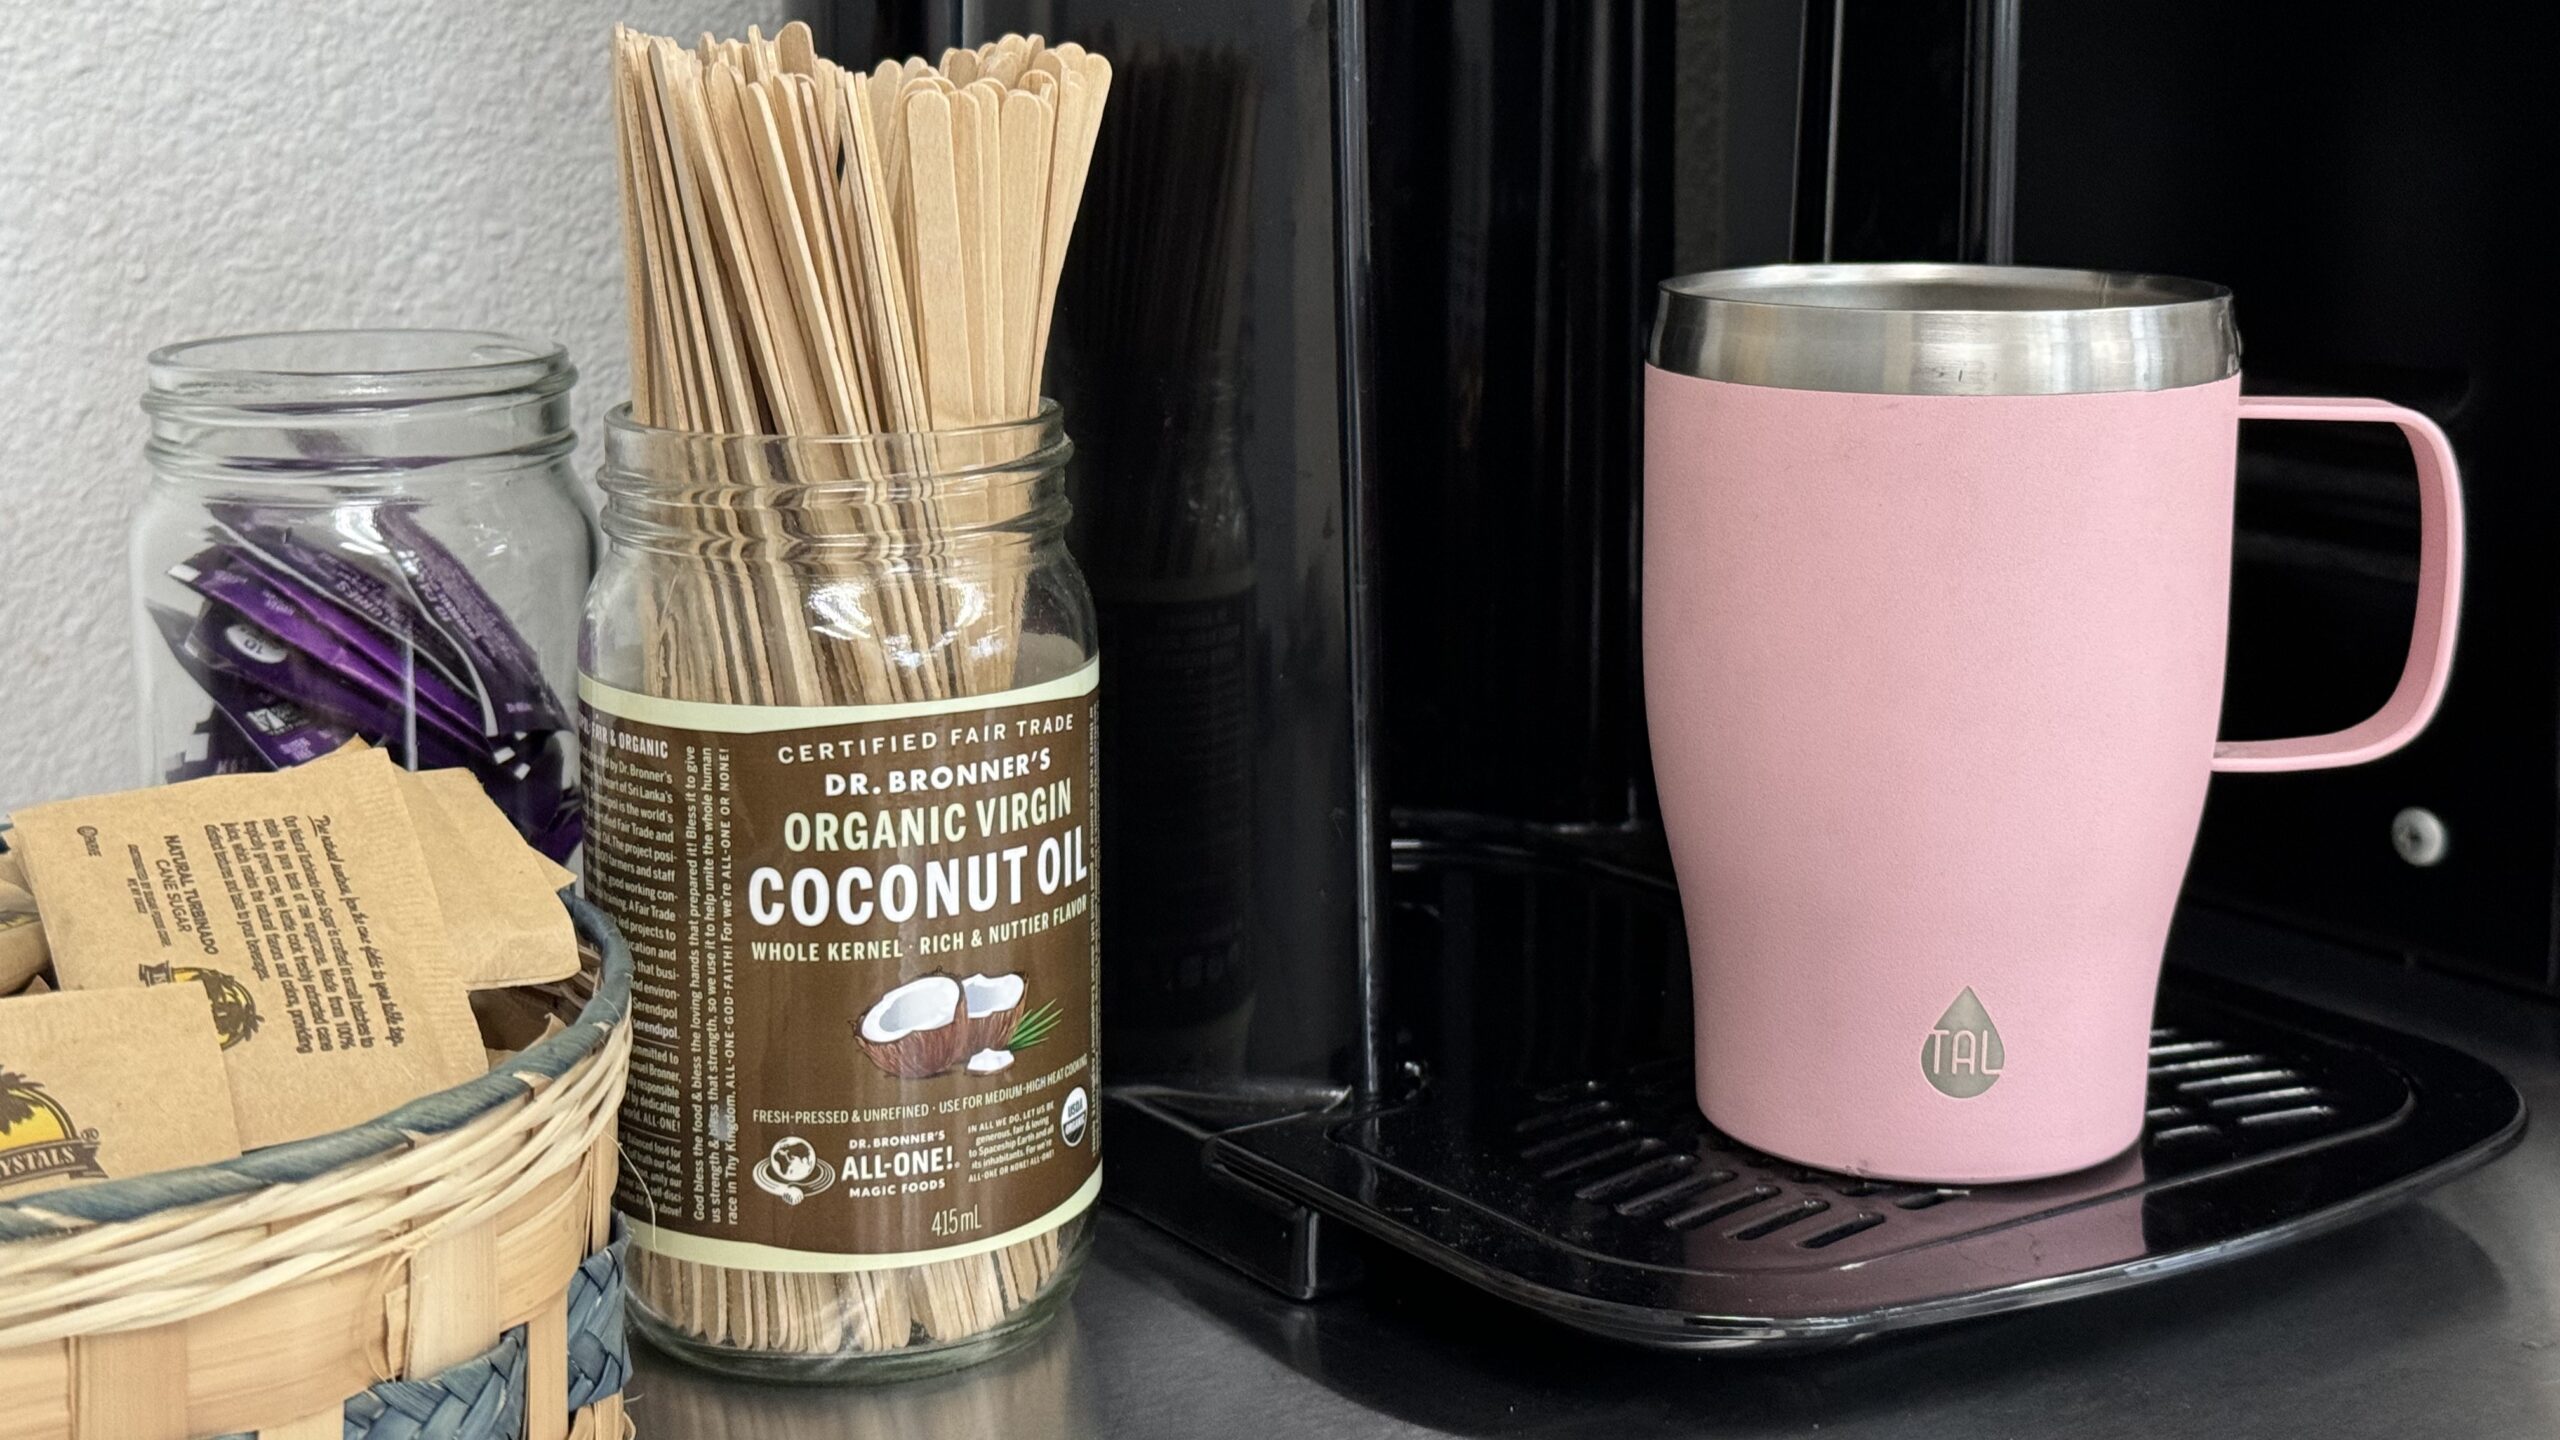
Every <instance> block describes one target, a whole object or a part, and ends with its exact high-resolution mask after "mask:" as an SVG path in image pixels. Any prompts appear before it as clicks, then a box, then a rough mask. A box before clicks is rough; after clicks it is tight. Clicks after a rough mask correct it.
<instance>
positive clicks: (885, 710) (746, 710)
mask: <svg viewBox="0 0 2560 1440" xmlns="http://www.w3.org/2000/svg"><path fill="white" fill-rule="evenodd" d="M1101 685H1102V660H1101V658H1100V657H1099V656H1097V657H1095V658H1094V659H1091V660H1087V661H1086V662H1085V663H1084V665H1083V666H1082V667H1081V668H1080V669H1077V670H1075V671H1074V672H1072V673H1070V674H1066V675H1061V676H1059V677H1058V678H1057V679H1055V680H1050V681H1047V682H1045V683H1042V684H1039V685H1026V686H1024V687H1023V688H1022V689H1019V690H997V691H994V692H991V693H989V694H985V695H954V696H952V697H951V698H949V699H947V700H910V701H907V702H905V703H903V704H897V705H723V704H720V703H718V702H716V701H707V700H663V699H660V698H659V697H657V696H655V695H642V694H638V693H636V692H633V691H630V690H621V689H616V688H615V687H613V686H611V685H607V684H606V683H604V682H603V681H601V680H598V679H597V678H595V677H594V676H592V675H580V676H579V677H578V698H579V699H581V700H584V701H586V702H587V703H588V704H589V705H592V706H594V707H595V708H597V709H598V710H601V711H603V712H604V713H606V714H607V715H612V716H617V717H619V718H621V719H624V720H637V721H639V722H640V723H642V724H644V725H664V726H667V727H668V728H670V729H675V730H699V731H705V732H708V733H711V734H715V735H762V734H766V733H768V732H770V731H774V730H799V729H803V728H807V727H813V726H821V725H861V724H865V723H867V722H869V721H874V720H907V719H913V718H914V717H916V716H919V715H951V714H957V713H958V712H960V711H963V710H998V709H1002V708H1004V707H1005V706H1008V705H1032V704H1037V703H1038V702H1040V701H1042V700H1066V699H1072V698H1073V697H1075V696H1078V695H1090V694H1092V693H1093V692H1094V691H1095V690H1096V689H1098V688H1100V687H1101Z"/></svg>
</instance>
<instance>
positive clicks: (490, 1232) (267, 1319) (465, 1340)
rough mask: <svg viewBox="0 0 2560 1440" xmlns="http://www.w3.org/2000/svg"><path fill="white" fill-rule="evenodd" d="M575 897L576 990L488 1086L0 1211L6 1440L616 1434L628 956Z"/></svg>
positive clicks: (477, 1084)
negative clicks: (238, 1155) (556, 1018)
mask: <svg viewBox="0 0 2560 1440" xmlns="http://www.w3.org/2000/svg"><path fill="white" fill-rule="evenodd" d="M568 904H569V908H570V910H571V912H572V913H573V914H574V915H575V917H576V919H577V925H578V930H579V933H580V936H581V937H582V939H583V940H584V941H585V942H587V944H588V946H589V948H590V952H591V956H593V957H595V958H597V959H599V960H600V963H599V964H596V965H593V966H591V968H590V969H589V971H588V979H589V980H590V981H591V982H592V993H590V994H588V995H587V997H586V999H585V1002H584V1005H583V1007H582V1008H580V1009H579V1011H578V1013H577V1018H576V1021H575V1023H574V1024H571V1025H570V1026H569V1028H568V1029H566V1030H565V1031H563V1032H561V1033H559V1034H556V1035H553V1036H552V1037H550V1038H549V1039H547V1040H544V1041H542V1042H541V1043H539V1044H537V1045H534V1046H533V1047H531V1048H530V1049H527V1050H526V1051H524V1053H523V1054H521V1055H519V1056H518V1057H516V1059H515V1060H514V1061H513V1062H511V1063H509V1064H507V1065H506V1066H504V1067H502V1068H500V1069H499V1070H496V1071H494V1072H492V1073H490V1074H489V1075H486V1076H483V1077H482V1078H480V1079H478V1080H474V1081H472V1082H471V1083H469V1084H467V1085H461V1086H457V1087H455V1088H454V1089H451V1090H447V1091H444V1092H442V1093H441V1094H436V1095H430V1096H427V1097H426V1098H424V1099H421V1100H419V1101H416V1102H415V1103H413V1104H410V1105H406V1106H403V1107H402V1108H400V1109H398V1110H395V1111H393V1112H392V1113H391V1114H389V1115H386V1116H384V1117H382V1118H381V1119H380V1120H377V1121H375V1122H373V1123H372V1124H369V1125H362V1126H358V1127H356V1128H355V1129H352V1130H345V1131H341V1132H339V1133H337V1134H334V1135H325V1136H321V1137H319V1138H317V1139H312V1140H305V1141H301V1142H298V1143H295V1144H291V1145H278V1146H274V1147H272V1148H269V1149H266V1150H261V1151H259V1152H258V1153H257V1154H255V1155H251V1156H248V1157H246V1158H243V1159H239V1160H231V1161H226V1162H224V1163H221V1164H218V1165H206V1166H202V1167H199V1168H196V1169H192V1170H181V1171H174V1172H171V1173H168V1174H163V1175H150V1176H142V1177H138V1178H135V1179H131V1180H114V1181H103V1182H101V1183H99V1184H95V1185H89V1186H83V1187H79V1188H76V1189H71V1190H64V1191H58V1192H54V1193H50V1194H44V1195H37V1196H32V1197H30V1198H28V1199H25V1200H21V1201H16V1202H13V1203H5V1204H0V1440H188V1437H201V1436H236V1435H255V1436H259V1437H263V1440H286V1437H290V1440H320V1437H324V1436H325V1437H328V1440H339V1437H341V1436H344V1437H347V1440H356V1437H363V1436H378V1437H394V1436H397V1437H403V1440H406V1437H419V1440H512V1437H515V1436H517V1435H519V1434H521V1435H524V1436H527V1437H530V1440H568V1437H580V1440H619V1437H622V1436H624V1435H626V1434H628V1433H629V1431H628V1426H627V1424H626V1422H625V1421H624V1418H623V1414H622V1398H621V1393H620V1392H621V1389H622V1379H623V1375H624V1373H625V1371H626V1370H627V1369H628V1368H629V1367H628V1359H627V1353H626V1352H625V1351H624V1349H623V1341H622V1281H621V1268H620V1262H621V1251H620V1247H619V1246H618V1245H617V1244H615V1243H613V1237H612V1235H611V1230H612V1213H611V1202H612V1196H613V1179H614V1165H615V1153H614V1129H613V1121H614V1111H615V1108H616V1106H617V1105H618V1104H619V1103H620V1101H621V1096H622V1081H623V1069H624V1061H625V1059H626V1057H627V1056H628V1055H629V1053H630V1048H631V1026H630V1018H629V1011H630V999H631V954H630V951H629V950H628V949H626V948H625V947H624V945H623V943H622V941H621V938H620V937H619V936H617V935H615V934H614V933H613V930H612V927H611V926H610V925H609V924H608V923H607V922H606V920H605V919H604V917H603V916H602V915H601V914H599V913H598V912H597V911H596V910H594V909H593V908H592V907H590V906H588V905H586V904H584V903H583V902H581V901H578V900H574V899H572V900H570V901H569V902H568ZM571 1003H574V1001H572V1002H571ZM137 1063H147V1060H143V1059H141V1058H139V1057H138V1058H137Z"/></svg>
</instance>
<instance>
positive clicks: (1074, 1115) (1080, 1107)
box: [1058, 1085, 1092, 1145]
mask: <svg viewBox="0 0 2560 1440" xmlns="http://www.w3.org/2000/svg"><path fill="white" fill-rule="evenodd" d="M1091 1108H1092V1102H1090V1101H1088V1100H1087V1099H1086V1098H1085V1093H1084V1087H1083V1086H1081V1085H1079V1086H1077V1087H1076V1088H1074V1089H1073V1090H1070V1091H1068V1092H1067V1099H1066V1103H1064V1104H1062V1105H1060V1106H1059V1107H1058V1138H1059V1139H1061V1140H1064V1141H1065V1142H1067V1143H1068V1144H1069V1145H1081V1144H1083V1143H1084V1132H1085V1118H1086V1114H1085V1112H1086V1111H1088V1110H1090V1109H1091Z"/></svg>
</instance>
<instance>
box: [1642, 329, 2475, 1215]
mask: <svg viewBox="0 0 2560 1440" xmlns="http://www.w3.org/2000/svg"><path fill="white" fill-rule="evenodd" d="M2235 344H2236V342H2235ZM2234 355H2235V363H2236V349H2235V351H2234ZM1645 403H1646V436H1645V506H1646V515H1645V536H1644V662H1645V683H1646V709H1647V713H1648V716H1649V719H1650V723H1651V727H1652V743H1653V753H1654V765H1655V773H1656V776H1657V778H1658V781H1659V785H1660V791H1661V797H1662V810H1663V818H1664V821H1665V824H1666V826H1667V828H1668V831H1669V837H1670V843H1671V851H1672V857H1673V861H1674V864H1675V866H1676V868H1677V871H1678V876H1679V882H1680V892H1681V897H1682V900H1683V902H1684V905H1685V908H1686V912H1687V917H1688V930H1689V942H1690V950H1691V959H1692V964H1693V966H1694V968H1695V979H1696V1003H1697V1084H1698V1103H1699V1105H1700V1106H1701V1107H1702V1108H1703V1109H1704V1110H1705V1112H1706V1114H1707V1116H1708V1118H1709V1119H1710V1120H1712V1121H1713V1122H1714V1123H1715V1124H1716V1125H1717V1126H1719V1127H1721V1128H1722V1129H1723V1130H1725V1131H1726V1132H1727V1133H1729V1134H1731V1135H1733V1136H1735V1137H1736V1138H1738V1139H1740V1140H1742V1141H1743V1142H1744V1143H1746V1144H1749V1145H1751V1146H1754V1147H1756V1148H1758V1149H1761V1150H1765V1151H1767V1152H1769V1153H1771V1154H1774V1155H1780V1156H1784V1157H1786V1158H1788V1159H1791V1160H1796V1161H1800V1162H1803V1163H1807V1164H1812V1165H1818V1166H1822V1167H1825V1168H1828V1169H1832V1170H1839V1171H1845V1172H1848V1173H1850V1174H1856V1175H1872V1176H1879V1177H1886V1178H1892V1179H1898V1180H1912V1181H1928V1182H1936V1183H1942V1184H1971V1183H1980V1182H1992V1181H2003V1180H2019V1179H2026V1178H2031V1177H2037V1176H2044V1175H2052V1174H2058V1173H2061V1172H2065V1171H2070V1170H2075V1169H2079V1168H2081V1167H2084V1166H2088V1165H2093V1164H2096V1163H2098V1162H2099V1161H2102V1160H2105V1159H2107V1158H2108V1157H2109V1156H2111V1155H2113V1154H2115V1153H2117V1152H2119V1151H2121V1150H2123V1149H2124V1148H2125V1147H2127V1146H2128V1145H2130V1144H2132V1143H2133V1141H2134V1140H2135V1139H2136V1138H2137V1136H2138V1135H2139V1133H2140V1131H2141V1128H2142V1125H2143V1111H2144V1103H2145V1101H2144V1086H2145V1080H2146V1074H2147V1065H2148V1062H2147V1058H2146V1052H2147V1047H2148V1044H2149V1036H2150V1015H2151V1005H2152V994H2153V989H2154V986H2155V984H2156V982H2157V979H2158V974H2159V967H2160V958H2161V950H2162V946H2163V944H2164V941H2165V938H2166V935H2167V932H2168V927H2169V919H2170V912H2171V909H2172V907H2173V905H2174V904H2175V902H2176V900H2177V896H2178V889H2179V883H2180V880H2181V878H2182V876H2183V874H2184V872H2185V869H2186V864H2187V858H2188V852H2189V849H2190V847H2191V846H2192V845H2193V843H2194V839H2195V833H2196V826H2197V821H2198V819H2199V816H2200V813H2201V810H2202V807H2203V803H2204V795H2205V783H2206V780H2207V778H2208V777H2209V775H2210V774H2211V772H2212V771H2214V770H2217V769H2220V770H2291V769H2307V768H2313V767H2318V766H2328V765H2345V764H2354V763H2356V762H2358V761H2362V760H2368V759H2372V758H2374V757H2377V756H2380V755H2383V754H2387V753H2389V752H2390V751H2391V750H2393V749H2396V748H2398V747H2399V746H2400V745H2402V744H2403V743H2405V742H2406V741H2408V740H2409V739H2410V738H2411V737H2412V736H2413V735H2415V734H2416V733H2417V732H2418V731H2419V730H2420V729H2421V728H2423V727H2424V726H2425V724H2426V722H2427V720H2428V718H2429V716H2430V715H2431V714H2432V713H2433V711H2434V709H2435V706H2436V702H2437V700H2438V698H2439V697H2440V695H2441V693H2442V691H2443V687H2444V682H2445V677H2446V673H2447V670H2448V668H2449V665H2450V663H2451V658H2452V649H2453V635H2454V622H2455V613H2456V607H2457V596H2458V594H2459V591H2460V583H2461V582H2460V571H2461V514H2460V497H2459V493H2458V491H2457V488H2456V480H2455V466H2454V459H2453V455H2452V452H2451V450H2450V448H2449V447H2448V445H2447V444H2446V442H2445V439H2444V437H2443V435H2442V434H2441V432H2439V431H2438V430H2437V429H2436V427H2435V426H2434V425H2433V424H2431V423H2430V422H2429V421H2427V420H2426V419H2425V418H2424V417H2422V416H2419V415H2417V414H2415V413H2414V412H2411V411H2408V410H2404V409H2401V408H2399V407H2397V406H2392V405H2386V404H2383V403H2381V402H2379V401H2371V400H2299V399H2265V398H2255V397H2244V396H2243V395H2242V394H2241V393H2240V382H2239V379H2238V377H2237V376H2236V375H2233V376H2232V377H2231V378H2228V379H2219V380H2213V381H2210V382H2208V383H2200V384H2192V385H2186V386H2183V387H2180V388H2172V389H2154V390H2125V391H2116V392H2110V393H2086V394H2020V395H2011V394H1991V395H1981V394H1875V393H1839V392H1833V391H1825V390H1808V389H1793V388H1781V387H1775V386H1769V385H1761V384H1743V383H1732V382H1728V381H1721V380H1712V379H1703V378H1699V377H1698V376H1696V375H1693V374H1678V373H1672V372H1670V371H1667V370H1664V369H1661V368H1652V369H1650V370H1649V372H1648V376H1647V390H1646V397H1645ZM2243 419H2270V420H2333V421H2377V422H2382V423H2387V424H2393V425H2397V426H2399V427H2400V428H2401V429H2402V431H2403V432H2404V433H2405V434H2406V435H2407V436H2408V438H2409V440H2410V443H2411V446H2412V449H2413V450H2414V451H2415V453H2416V456H2417V462H2418V466H2417V468H2418V475H2419V482H2420V489H2421V494H2422V496H2423V500H2424V511H2423V529H2424V540H2423V554H2422V557H2421V568H2420V583H2419V589H2420V595H2419V601H2418V619H2417V624H2416V627H2415V634H2414V635H2413V637H2412V643H2411V646H2410V651H2409V656H2408V661H2407V665H2406V669H2405V671H2404V673H2403V675H2402V677H2401V681H2400V685H2399V688H2398V690H2397V692H2396V693H2395V694H2393V696H2392V697H2391V699H2390V701H2389V703H2388V704H2386V705H2385V706H2384V708H2383V710H2382V711H2381V712H2380V713H2379V714H2377V715H2376V716H2374V717H2373V718H2372V719H2370V720H2368V721H2366V722H2364V723H2363V724H2360V725H2357V726H2355V727H2354V728H2352V729H2349V730H2346V731H2342V732H2340V733H2338V734H2334V735H2326V736H2318V737H2311V738H2306V739H2296V740H2282V741H2261V742H2238V743H2227V742H2226V743H2217V741H2216V739H2215V734H2214V730H2215V724H2216V718H2217V715H2218V712H2219V709H2220V705H2221V699H2222V672H2223V649H2224V631H2225V627H2226V619H2227V613H2228V600H2229V592H2230V574H2231V543H2232V492H2233V474H2232V472H2233V462H2234V456H2235V444H2236V434H2237V431H2238V429H2239V424H2240V422H2241V421H2242V420H2243Z"/></svg>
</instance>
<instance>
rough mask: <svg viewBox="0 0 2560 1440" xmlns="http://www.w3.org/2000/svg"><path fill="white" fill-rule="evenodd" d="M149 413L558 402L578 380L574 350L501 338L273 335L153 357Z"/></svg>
mask: <svg viewBox="0 0 2560 1440" xmlns="http://www.w3.org/2000/svg"><path fill="white" fill-rule="evenodd" d="M146 364H147V366H148V368H149V387H150V388H149V393H147V394H146V395H145V396H144V397H143V405H144V406H145V408H156V407H157V406H160V405H163V404H169V405H217V406H218V405H240V406H262V405H277V404H292V405H321V406H325V405H330V404H348V405H366V406H379V405H388V404H401V403H410V402H420V401H431V400H453V399H467V398H472V397H477V396H493V395H512V394H518V393H530V394H538V393H552V392H556V391H558V390H565V389H567V388H568V386H569V385H570V384H571V383H572V382H573V381H574V380H575V378H576V372H575V371H574V370H573V369H571V367H570V364H569V352H568V350H567V348H566V347H564V346H562V345H561V344H559V343H558V342H557V341H552V340H539V339H531V338H528V337H525V336H520V335H510V334H506V333H504V332H501V331H496V330H448V329H433V328H422V329H399V328H387V329H337V330H270V331H261V332H257V333H253V334H244V335H216V336H206V337H203V338H200V339H194V340H182V341H179V342H177V343H175V344H171V345H164V346H161V347H160V348H159V349H157V350H154V351H152V352H151V354H150V356H149V358H148V360H147V361H146Z"/></svg>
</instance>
